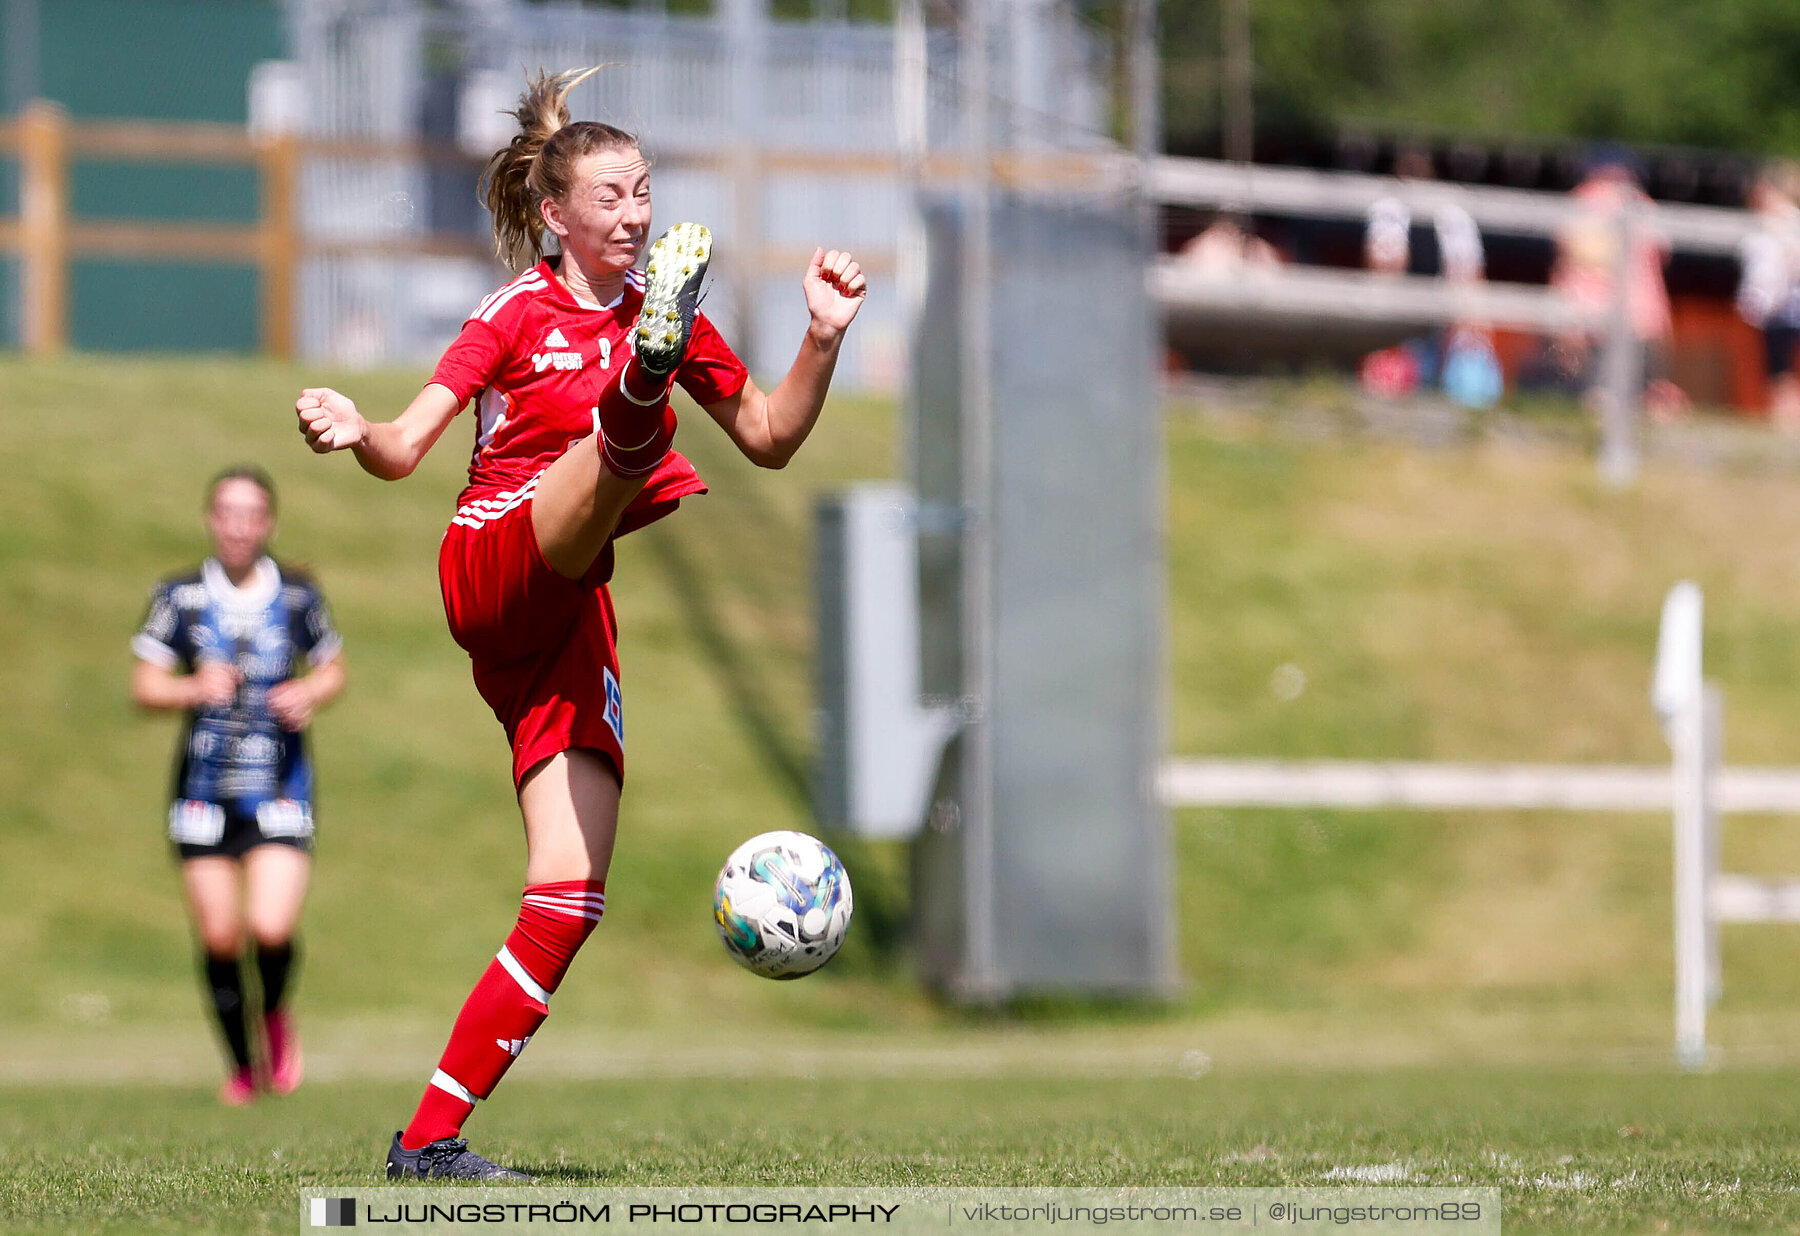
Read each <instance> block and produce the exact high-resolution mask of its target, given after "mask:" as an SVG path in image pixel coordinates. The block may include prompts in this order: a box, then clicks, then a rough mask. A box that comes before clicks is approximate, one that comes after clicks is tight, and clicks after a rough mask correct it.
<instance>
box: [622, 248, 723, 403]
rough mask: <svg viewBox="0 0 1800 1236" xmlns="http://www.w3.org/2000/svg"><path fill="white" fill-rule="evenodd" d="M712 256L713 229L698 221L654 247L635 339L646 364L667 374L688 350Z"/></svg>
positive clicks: (640, 356)
mask: <svg viewBox="0 0 1800 1236" xmlns="http://www.w3.org/2000/svg"><path fill="white" fill-rule="evenodd" d="M711 260H712V233H711V232H710V231H708V230H707V229H706V228H705V227H704V226H702V225H701V224H698V223H677V224H676V225H675V226H674V227H672V228H670V229H669V230H668V231H666V232H664V233H663V234H662V235H661V236H660V237H658V238H657V241H656V243H655V244H653V245H651V246H650V260H649V262H648V263H647V264H646V265H645V267H644V306H643V308H641V309H639V310H638V320H637V326H636V328H635V329H633V331H632V335H631V338H632V344H633V346H635V347H636V348H637V354H638V360H639V362H640V363H642V365H643V366H644V368H645V369H647V370H649V371H650V372H651V373H653V374H655V375H656V376H658V377H667V376H668V375H669V374H671V373H674V372H675V367H676V366H677V365H679V364H681V358H682V357H684V356H686V355H687V345H688V334H689V332H691V331H692V330H693V329H694V315H695V314H696V313H698V312H699V310H700V281H701V280H702V279H704V278H705V277H706V264H707V263H708V262H710V261H711Z"/></svg>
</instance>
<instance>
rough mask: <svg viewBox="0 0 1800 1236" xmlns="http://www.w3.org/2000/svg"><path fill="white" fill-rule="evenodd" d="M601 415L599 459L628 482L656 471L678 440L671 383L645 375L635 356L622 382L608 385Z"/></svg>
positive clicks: (666, 379) (653, 375)
mask: <svg viewBox="0 0 1800 1236" xmlns="http://www.w3.org/2000/svg"><path fill="white" fill-rule="evenodd" d="M646 390H648V391H651V392H656V393H652V394H649V395H645V394H644V392H645V391H646ZM598 411H599V420H600V458H601V460H602V461H603V462H604V463H605V464H606V466H607V468H608V469H609V470H611V471H612V472H613V474H614V475H616V476H620V477H624V478H626V479H627V480H635V479H636V478H637V477H640V476H648V475H650V473H652V472H654V471H656V466H657V465H658V464H660V463H661V462H662V461H663V457H664V456H666V455H667V454H668V453H669V444H670V443H671V442H673V441H674V439H675V412H674V410H673V409H672V408H670V407H669V379H668V378H667V377H659V376H657V375H656V374H652V373H650V372H648V371H646V370H645V368H644V367H643V366H642V365H641V364H639V363H638V359H637V357H636V356H635V355H634V356H632V358H631V360H630V361H628V362H627V363H626V365H625V368H624V369H623V370H622V371H621V372H620V373H619V380H618V381H617V382H609V383H607V385H606V389H605V391H604V393H602V395H601V397H600V406H599V410H598Z"/></svg>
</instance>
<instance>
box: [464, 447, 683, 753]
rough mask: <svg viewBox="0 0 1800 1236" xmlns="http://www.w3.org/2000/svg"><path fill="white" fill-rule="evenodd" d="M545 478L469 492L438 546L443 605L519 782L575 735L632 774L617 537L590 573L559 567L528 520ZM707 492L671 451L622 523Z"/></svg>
mask: <svg viewBox="0 0 1800 1236" xmlns="http://www.w3.org/2000/svg"><path fill="white" fill-rule="evenodd" d="M536 489H537V478H535V477H533V478H532V479H531V480H530V481H528V482H526V483H525V484H524V485H523V486H521V487H520V488H519V489H517V490H513V491H508V492H498V493H494V494H490V495H486V496H475V497H471V496H470V495H469V494H468V493H465V494H464V495H463V499H462V505H461V506H459V507H458V509H457V512H456V517H455V518H454V519H453V520H452V521H451V523H450V527H449V529H448V531H446V532H445V533H444V541H443V545H442V546H441V547H440V548H439V550H438V584H439V586H440V587H441V588H442V589H443V594H444V615H445V617H446V618H447V619H448V620H449V623H450V634H451V636H452V637H453V638H454V639H455V640H456V642H457V643H458V644H460V645H462V647H463V649H464V651H466V652H467V653H468V654H469V660H470V661H471V662H472V664H473V667H474V671H475V689H476V690H477V691H480V692H481V698H482V699H484V700H486V701H487V703H488V707H490V708H492V709H493V710H494V715H495V716H496V717H498V718H499V719H500V724H501V725H503V726H505V727H506V737H507V740H508V741H509V742H510V743H511V744H512V754H513V784H514V785H517V784H518V783H519V782H520V781H521V780H523V779H524V777H525V774H526V773H527V772H529V771H531V769H532V768H533V767H535V766H536V765H538V764H540V763H542V762H543V761H544V760H547V759H549V758H550V757H551V756H553V755H555V754H556V753H557V752H559V751H568V750H570V749H572V748H575V747H583V748H587V749H589V750H593V751H598V752H600V753H601V754H602V755H604V756H606V757H607V759H609V760H611V761H612V765H613V768H614V770H615V771H616V772H617V773H618V775H619V778H620V780H621V781H623V780H624V776H625V712H624V695H623V692H622V691H621V690H620V687H619V654H618V626H617V622H616V620H615V619H614V617H613V607H612V596H611V594H610V593H609V592H608V590H607V581H608V580H610V579H611V578H612V570H613V547H612V544H611V543H610V542H608V544H607V546H606V548H605V549H603V550H601V552H600V556H599V557H598V558H597V559H595V561H594V565H593V566H592V567H591V568H589V570H588V573H587V574H586V575H585V576H583V577H582V578H581V579H579V580H573V579H568V578H566V577H564V576H562V575H558V574H557V573H556V571H555V570H554V569H552V568H551V566H550V564H549V563H548V562H545V561H544V555H543V551H542V550H540V549H539V548H538V543H537V534H536V533H534V532H533V531H532V528H531V500H532V495H533V494H534V493H535V492H536ZM705 492H706V486H705V485H704V484H703V483H702V482H701V480H700V478H699V476H698V475H696V474H695V472H694V469H693V467H692V466H691V465H689V464H688V462H687V460H685V459H683V458H682V457H681V456H680V455H676V454H671V455H670V457H669V461H668V462H665V463H664V465H663V466H662V467H661V468H659V469H658V470H657V472H656V475H655V476H654V477H652V478H651V481H650V483H649V484H647V485H645V486H644V490H643V492H642V493H641V494H639V495H638V497H637V499H635V500H634V501H633V502H632V504H631V507H630V508H629V509H628V510H627V511H626V513H625V516H624V517H623V518H622V519H621V520H620V521H619V530H618V532H617V533H615V534H614V535H615V536H623V535H624V534H625V533H627V532H631V531H633V530H634V529H637V528H641V527H643V526H644V525H645V524H648V523H653V522H655V521H656V520H658V519H661V518H662V517H663V516H664V515H667V514H669V513H671V512H672V511H674V509H675V507H676V506H677V504H679V502H680V501H681V499H682V498H684V497H686V496H688V495H689V494H696V493H705Z"/></svg>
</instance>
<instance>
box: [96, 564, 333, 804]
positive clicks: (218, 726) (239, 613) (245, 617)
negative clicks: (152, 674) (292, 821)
mask: <svg viewBox="0 0 1800 1236" xmlns="http://www.w3.org/2000/svg"><path fill="white" fill-rule="evenodd" d="M341 647H342V643H341V641H340V640H339V639H338V633H337V631H336V629H335V628H333V626H332V625H331V615H330V613H329V612H328V611H327V609H326V607H325V597H324V594H322V593H321V592H320V591H319V588H318V585H316V584H315V583H313V581H312V580H310V579H308V578H306V577H305V576H302V575H299V574H297V573H295V572H293V571H289V570H284V569H283V568H281V567H279V566H277V565H276V563H275V562H274V560H273V559H270V558H263V559H262V560H261V561H259V562H258V563H257V564H256V567H255V569H254V571H253V572H252V574H251V577H250V580H249V581H248V582H247V583H246V584H245V585H244V586H243V587H241V588H239V587H236V586H234V585H233V584H232V582H231V581H230V580H229V579H228V578H227V577H226V575H225V571H224V568H222V567H221V566H220V565H219V564H218V562H217V561H216V560H215V559H212V558H208V559H207V560H206V561H205V562H203V563H202V564H201V565H200V567H199V569H198V570H195V571H190V572H188V573H186V574H184V575H179V576H173V577H171V578H169V579H166V580H164V581H162V582H161V583H159V584H158V585H156V587H155V588H154V589H153V590H152V591H151V593H150V610H149V612H148V613H147V614H146V615H145V617H144V624H143V627H142V628H141V629H140V630H139V631H138V633H137V635H136V636H134V637H133V638H132V641H131V651H132V652H133V654H135V655H136V656H138V657H139V658H141V659H142V660H145V661H149V662H151V663H152V664H154V665H160V666H162V667H163V668H164V669H167V670H171V671H174V672H176V673H184V674H189V673H193V672H194V671H195V670H196V669H197V668H198V667H199V666H200V665H201V664H203V663H204V662H207V661H224V662H228V663H230V664H232V665H235V666H236V667H237V669H238V672H239V673H240V674H241V675H242V676H243V679H242V685H241V686H240V687H239V688H238V692H237V696H236V698H235V699H233V700H232V701H231V703H229V704H227V705H223V706H221V707H217V708H209V707H202V708H197V709H194V710H193V711H191V712H189V713H188V720H187V726H186V728H185V730H184V732H183V734H182V743H181V748H180V751H179V753H178V756H177V759H176V762H175V787H174V796H175V798H176V799H177V800H184V799H186V800H194V801H198V802H208V803H218V804H221V805H226V804H229V805H232V806H234V807H236V808H238V809H239V810H241V811H245V812H247V813H252V814H254V813H255V812H256V811H257V809H258V808H259V807H261V806H263V805H264V804H266V803H269V802H273V801H275V800H282V799H286V800H291V801H293V802H294V803H297V804H300V805H302V806H305V807H308V808H310V804H311V802H312V789H313V776H312V763H311V761H310V760H309V759H308V757H307V753H306V743H305V739H304V738H303V736H302V735H300V734H294V733H289V732H288V731H286V730H284V729H282V728H281V723H280V722H279V721H277V720H276V719H275V716H274V714H273V713H272V712H270V710H269V704H268V696H269V688H271V687H273V686H275V685H276V684H277V683H280V682H285V681H287V680H288V679H290V678H292V677H294V676H295V673H294V671H295V669H296V668H297V667H298V665H299V663H300V659H301V658H302V657H304V658H305V659H306V661H307V663H308V664H309V665H313V666H317V665H323V664H325V663H326V662H327V661H330V660H331V659H332V658H333V657H335V656H337V655H338V652H339V650H340V649H341Z"/></svg>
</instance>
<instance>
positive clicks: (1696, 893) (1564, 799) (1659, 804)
mask: <svg viewBox="0 0 1800 1236" xmlns="http://www.w3.org/2000/svg"><path fill="white" fill-rule="evenodd" d="M1703 608H1704V602H1703V600H1702V598H1701V594H1700V589H1699V588H1698V587H1696V586H1695V585H1694V584H1692V583H1688V582H1685V581H1684V582H1683V583H1679V584H1677V585H1675V587H1674V588H1672V589H1671V590H1670V592H1669V595H1668V598H1667V600H1665V601H1664V603H1663V617H1662V627H1661V633H1660V635H1659V638H1658V641H1657V656H1656V674H1655V679H1654V683H1653V686H1652V689H1651V698H1652V702H1653V703H1654V704H1655V707H1656V710H1657V713H1658V715H1659V716H1660V717H1661V718H1662V722H1663V732H1664V735H1665V736H1666V737H1667V739H1668V742H1669V750H1670V756H1671V759H1670V763H1669V764H1668V765H1559V764H1439V763H1423V762H1405V761H1362V760H1306V761H1289V760H1241V759H1240V760H1203V759H1172V760H1169V761H1167V762H1166V763H1165V764H1164V766H1163V769H1162V774H1161V779H1160V789H1161V792H1162V800H1163V802H1164V804H1165V805H1167V806H1170V807H1324V808H1337V809H1341V810H1369V809H1374V808H1381V807H1400V808H1427V809H1438V810H1455V809H1473V810H1505V811H1523V810H1551V811H1622V812H1645V811H1668V812H1670V813H1671V814H1672V817H1673V822H1674V866H1673V881H1672V882H1673V892H1674V909H1675V939H1674V946H1675V1056H1676V1060H1677V1061H1678V1062H1679V1063H1680V1065H1681V1067H1682V1068H1685V1069H1698V1068H1702V1067H1704V1066H1705V1064H1706V1062H1707V1046H1706V1017H1707V1011H1708V1009H1709V1008H1710V1007H1711V1005H1712V1004H1713V1003H1714V1002H1716V1001H1717V1000H1718V998H1719V994H1720V992H1721V990H1722V988H1723V980H1722V976H1721V970H1720V963H1719V925H1720V924H1721V923H1795V922H1800V879H1782V878H1768V877H1760V876H1748V875H1736V874H1729V873H1722V872H1720V871H1719V869H1718V866H1719V841H1720V836H1721V833H1722V831H1723V829H1722V824H1721V818H1722V817H1723V816H1724V815H1725V814H1727V813H1731V812H1737V813H1769V814H1800V768H1754V767H1751V768H1728V767H1725V766H1723V763H1722V760H1721V742H1720V735H1721V718H1722V715H1723V697H1722V693H1721V692H1720V691H1719V689H1718V688H1717V687H1716V686H1713V685H1712V684H1709V683H1707V682H1706V681H1705V678H1704V675H1703V673H1702V665H1701V636H1702V628H1703V623H1702V617H1703Z"/></svg>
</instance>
